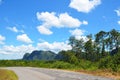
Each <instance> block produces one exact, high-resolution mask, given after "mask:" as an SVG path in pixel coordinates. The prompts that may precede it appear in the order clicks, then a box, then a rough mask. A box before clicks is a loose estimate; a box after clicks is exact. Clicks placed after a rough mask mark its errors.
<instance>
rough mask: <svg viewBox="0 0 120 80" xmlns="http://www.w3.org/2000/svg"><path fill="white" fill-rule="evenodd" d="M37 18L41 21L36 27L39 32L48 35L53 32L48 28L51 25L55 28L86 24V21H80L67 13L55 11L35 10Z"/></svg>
mask: <svg viewBox="0 0 120 80" xmlns="http://www.w3.org/2000/svg"><path fill="white" fill-rule="evenodd" d="M37 19H38V20H39V21H42V22H43V23H42V25H40V26H38V27H37V29H38V31H39V32H40V33H41V34H45V35H50V34H52V33H53V32H52V31H51V30H50V28H52V27H56V28H64V27H66V28H76V27H80V25H82V24H84V25H86V24H87V21H86V22H81V21H79V20H78V19H77V18H73V17H71V16H70V15H69V14H68V13H62V14H59V15H56V13H55V12H51V13H49V12H42V13H39V12H37Z"/></svg>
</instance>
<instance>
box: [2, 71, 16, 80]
mask: <svg viewBox="0 0 120 80" xmlns="http://www.w3.org/2000/svg"><path fill="white" fill-rule="evenodd" d="M0 80H18V77H17V75H16V74H15V73H14V72H13V71H10V70H6V69H0Z"/></svg>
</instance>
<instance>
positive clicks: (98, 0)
mask: <svg viewBox="0 0 120 80" xmlns="http://www.w3.org/2000/svg"><path fill="white" fill-rule="evenodd" d="M113 28H114V29H116V30H120V0H0V59H21V58H22V56H23V55H24V54H25V53H31V52H32V51H33V50H51V51H53V52H56V53H57V52H59V51H61V50H70V49H71V46H70V45H69V44H68V39H69V37H70V36H75V37H76V38H77V39H81V38H83V39H84V40H86V37H85V36H86V35H88V34H93V35H95V34H96V33H98V32H99V31H101V30H104V31H110V30H111V29H113Z"/></svg>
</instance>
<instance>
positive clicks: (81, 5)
mask: <svg viewBox="0 0 120 80" xmlns="http://www.w3.org/2000/svg"><path fill="white" fill-rule="evenodd" d="M100 4H101V0H71V3H70V4H69V7H71V8H73V9H76V10H77V11H79V12H84V13H89V12H90V11H91V10H93V9H94V8H95V7H96V6H98V5H100Z"/></svg>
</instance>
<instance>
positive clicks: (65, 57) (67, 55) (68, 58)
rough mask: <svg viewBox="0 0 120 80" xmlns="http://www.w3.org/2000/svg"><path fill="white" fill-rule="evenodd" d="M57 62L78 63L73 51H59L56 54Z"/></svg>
mask: <svg viewBox="0 0 120 80" xmlns="http://www.w3.org/2000/svg"><path fill="white" fill-rule="evenodd" d="M58 55H59V56H60V57H59V60H61V61H65V62H69V63H75V64H77V63H78V59H77V58H76V56H75V54H74V52H73V51H60V52H59V53H58Z"/></svg>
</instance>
